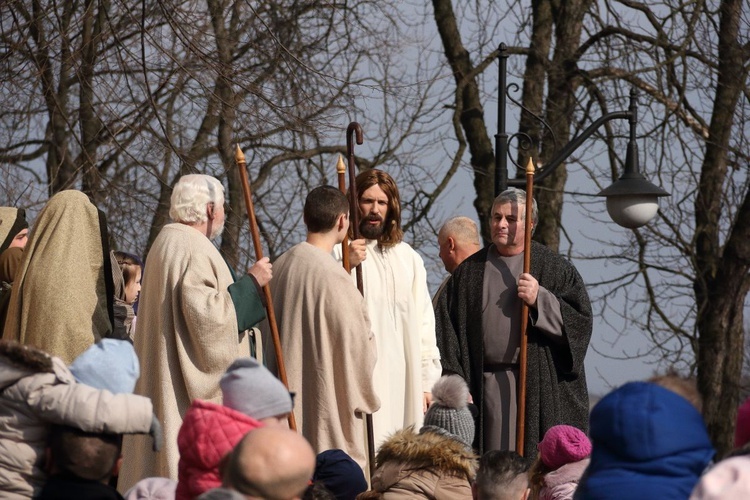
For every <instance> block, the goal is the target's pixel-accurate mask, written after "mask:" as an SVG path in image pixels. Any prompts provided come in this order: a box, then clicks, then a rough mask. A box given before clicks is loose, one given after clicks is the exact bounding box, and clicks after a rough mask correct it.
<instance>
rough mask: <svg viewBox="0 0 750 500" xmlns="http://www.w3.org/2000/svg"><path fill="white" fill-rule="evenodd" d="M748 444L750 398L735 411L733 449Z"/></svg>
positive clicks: (749, 436)
mask: <svg viewBox="0 0 750 500" xmlns="http://www.w3.org/2000/svg"><path fill="white" fill-rule="evenodd" d="M748 442H750V398H747V399H746V400H745V402H744V403H742V405H741V406H740V407H739V408H738V409H737V426H736V427H735V428H734V447H735V448H740V447H742V446H744V445H745V444H747V443H748Z"/></svg>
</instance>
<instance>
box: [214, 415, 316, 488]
mask: <svg viewBox="0 0 750 500" xmlns="http://www.w3.org/2000/svg"><path fill="white" fill-rule="evenodd" d="M314 470H315V452H314V451H313V449H312V447H311V446H310V444H309V443H308V442H307V440H305V438H304V437H302V436H301V435H299V434H297V433H296V432H294V431H292V430H289V429H286V428H273V427H262V428H260V429H256V430H254V431H251V432H249V433H248V434H247V435H246V436H245V437H244V438H242V440H241V441H240V442H239V443H238V444H237V446H235V448H234V450H233V451H232V454H231V455H230V457H229V461H228V462H227V465H226V468H225V470H224V482H223V484H224V488H225V489H229V490H233V491H235V492H239V493H241V494H243V495H245V498H247V499H266V500H296V499H299V498H301V497H302V494H303V493H304V491H305V488H307V485H308V484H309V482H310V478H311V477H312V475H313V471H314Z"/></svg>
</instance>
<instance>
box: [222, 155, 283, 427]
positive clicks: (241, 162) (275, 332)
mask: <svg viewBox="0 0 750 500" xmlns="http://www.w3.org/2000/svg"><path fill="white" fill-rule="evenodd" d="M234 161H235V163H237V168H238V169H239V171H240V181H242V194H243V195H244V197H245V207H247V218H248V219H249V220H250V233H251V235H252V238H253V247H254V248H255V260H256V261H257V260H260V259H262V258H263V247H262V246H261V244H260V231H258V221H257V220H256V219H255V207H254V206H253V198H252V195H251V192H250V181H249V180H248V177H247V163H246V162H245V154H244V153H243V152H242V150H241V149H240V145H239V144H237V147H236V150H235V154H234ZM263 294H264V295H265V297H266V316H267V317H268V324H269V326H270V327H271V337H272V339H273V348H274V352H275V353H276V364H277V366H278V370H279V380H281V382H282V383H283V384H284V385H285V386H286V388H287V389H288V388H289V383H288V382H287V378H286V368H285V367H284V358H283V356H282V353H281V340H280V339H279V327H278V325H277V323H276V313H275V311H274V309H273V300H272V299H271V287H270V286H269V285H268V284H266V285H265V286H264V287H263ZM289 428H290V429H292V430H295V431H296V430H297V422H296V421H295V420H294V412H293V411H292V412H289Z"/></svg>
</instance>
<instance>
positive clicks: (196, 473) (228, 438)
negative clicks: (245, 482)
mask: <svg viewBox="0 0 750 500" xmlns="http://www.w3.org/2000/svg"><path fill="white" fill-rule="evenodd" d="M258 427H263V424H262V423H260V422H259V421H257V420H255V419H254V418H252V417H249V416H247V415H245V414H244V413H240V412H238V411H235V410H233V409H231V408H229V407H227V406H221V405H217V404H215V403H211V402H209V401H201V400H199V399H196V400H195V401H193V404H192V405H191V406H190V408H188V411H187V412H186V413H185V418H184V419H183V421H182V427H180V433H179V434H178V435H177V447H178V448H179V450H180V461H179V463H178V466H177V469H178V477H179V481H178V483H177V494H176V497H175V498H176V499H177V500H181V499H182V500H187V499H191V498H195V497H197V496H198V495H200V494H201V493H204V492H206V491H208V490H210V489H212V488H218V487H219V486H221V476H220V475H219V464H220V463H221V461H222V459H223V458H224V456H225V455H226V454H227V453H229V452H230V451H232V449H233V448H234V446H235V445H236V444H237V443H239V442H240V440H241V439H242V438H243V437H244V436H245V434H247V433H248V432H250V431H252V430H254V429H257V428H258Z"/></svg>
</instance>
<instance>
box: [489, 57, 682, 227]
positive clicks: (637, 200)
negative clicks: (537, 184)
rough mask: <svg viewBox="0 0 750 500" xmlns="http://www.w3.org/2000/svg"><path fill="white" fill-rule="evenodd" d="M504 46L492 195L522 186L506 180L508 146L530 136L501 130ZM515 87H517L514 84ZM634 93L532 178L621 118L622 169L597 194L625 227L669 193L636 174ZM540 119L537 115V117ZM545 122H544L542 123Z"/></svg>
mask: <svg viewBox="0 0 750 500" xmlns="http://www.w3.org/2000/svg"><path fill="white" fill-rule="evenodd" d="M507 50H508V48H507V46H506V45H505V44H504V43H501V44H500V48H499V56H498V59H499V61H500V75H499V93H500V95H499V98H498V103H497V130H498V131H497V134H496V135H495V152H496V154H495V195H496V196H497V195H498V194H499V193H501V192H502V191H504V190H505V189H506V188H507V187H508V186H514V187H519V188H523V186H524V185H525V180H524V179H508V145H509V142H510V141H511V140H512V139H513V138H514V137H522V138H523V139H524V140H526V141H529V142H530V141H531V138H530V137H528V136H527V135H526V134H523V133H516V134H513V135H511V136H509V135H508V133H507V132H506V130H505V100H506V98H507V90H508V84H507V77H506V70H507V63H508V53H507ZM516 87H517V86H516ZM636 101H637V92H636V90H635V89H633V90H631V91H630V106H629V107H628V110H627V111H615V112H613V113H607V114H606V115H604V116H602V117H601V118H599V119H598V120H596V121H594V122H593V123H592V124H591V125H590V126H589V127H588V128H587V129H586V130H584V131H583V132H581V134H580V135H578V136H576V137H574V138H573V139H571V141H570V142H569V143H567V144H566V145H565V146H564V147H563V148H562V149H561V150H560V151H559V152H558V153H557V154H556V155H555V156H554V158H552V159H551V160H550V161H549V162H548V163H546V164H545V165H544V166H543V167H542V168H541V169H539V170H537V173H536V175H535V176H534V177H535V180H542V179H544V178H545V177H547V176H548V175H549V174H551V173H552V172H553V171H554V170H555V169H556V168H557V167H559V166H560V165H561V164H562V163H563V162H564V161H565V160H566V159H568V157H569V156H570V155H571V154H573V152H574V151H575V150H576V149H578V147H579V146H580V145H581V144H582V143H583V142H584V141H585V140H586V139H588V138H589V137H590V136H591V135H592V134H593V133H594V132H596V130H597V129H598V128H599V127H601V126H602V125H603V124H604V123H606V122H608V121H610V120H616V119H622V120H628V122H629V123H630V139H629V140H628V150H627V154H626V156H625V171H624V172H623V174H622V175H621V176H620V178H619V179H618V180H617V182H615V183H614V184H612V185H611V186H609V187H608V188H606V189H604V190H603V191H601V192H600V193H599V194H597V196H604V197H606V198H607V212H609V216H610V217H611V218H612V220H613V221H615V222H616V223H617V224H619V225H621V226H623V227H627V228H631V229H634V228H637V227H641V226H643V225H644V224H647V223H648V222H649V221H650V220H651V219H653V218H654V216H655V215H656V212H657V211H658V209H659V204H658V201H657V200H658V198H659V197H660V196H669V193H668V192H666V191H664V190H663V189H662V188H660V187H657V186H655V185H653V184H651V183H650V182H649V181H647V180H646V178H645V177H643V175H642V174H641V173H640V168H639V166H638V145H637V144H636V142H635V137H636V135H635V127H636V125H637V124H638V107H637V103H636ZM537 119H539V120H541V118H539V117H537ZM545 125H546V124H545Z"/></svg>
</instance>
